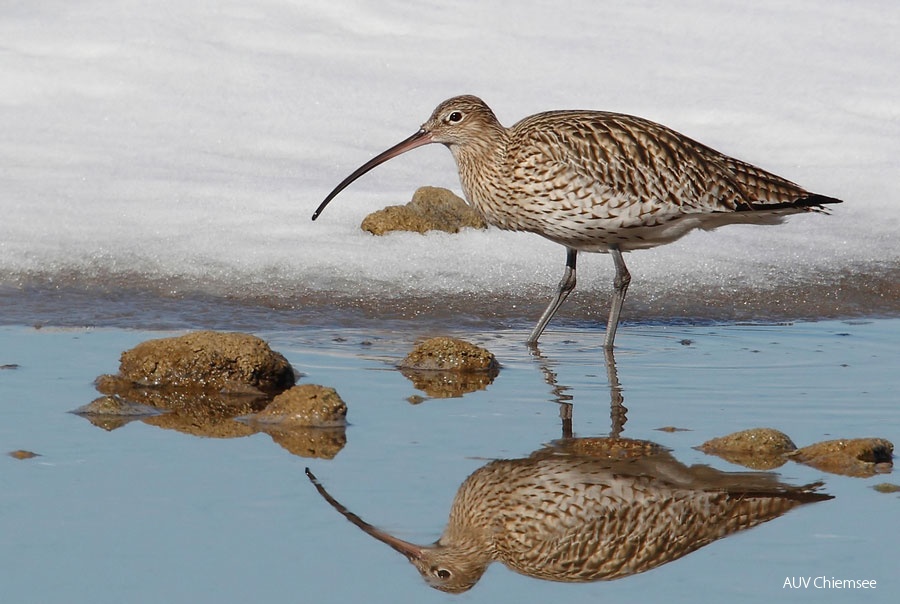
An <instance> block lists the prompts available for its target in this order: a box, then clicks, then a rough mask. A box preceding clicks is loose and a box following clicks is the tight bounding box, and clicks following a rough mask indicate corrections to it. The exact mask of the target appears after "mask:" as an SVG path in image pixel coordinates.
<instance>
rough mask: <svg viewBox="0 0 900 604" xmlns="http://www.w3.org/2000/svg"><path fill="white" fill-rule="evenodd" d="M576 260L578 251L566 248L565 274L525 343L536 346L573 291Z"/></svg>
mask: <svg viewBox="0 0 900 604" xmlns="http://www.w3.org/2000/svg"><path fill="white" fill-rule="evenodd" d="M577 258H578V250H576V249H573V248H570V247H567V248H566V272H565V273H563V278H562V280H561V281H560V282H559V288H558V289H557V291H556V297H554V298H553V300H551V301H550V306H548V307H547V310H545V311H544V314H542V315H541V318H540V319H539V320H538V322H537V325H535V326H534V329H533V330H531V335H530V336H528V340H526V343H528V344H532V345H533V344H537V341H538V338H539V337H541V333H543V331H544V328H545V327H547V323H549V322H550V319H552V318H553V315H554V314H556V311H557V310H559V307H560V306H562V303H563V302H565V301H566V298H567V297H569V294H570V293H572V290H573V289H575V260H576V259H577ZM623 266H624V265H623Z"/></svg>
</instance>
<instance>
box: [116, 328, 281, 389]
mask: <svg viewBox="0 0 900 604" xmlns="http://www.w3.org/2000/svg"><path fill="white" fill-rule="evenodd" d="M117 377H119V378H120V379H123V380H128V381H131V382H133V383H135V384H138V385H141V386H153V387H169V388H197V389H203V390H213V391H217V392H236V393H246V392H252V391H254V390H256V391H260V392H267V393H275V392H281V391H282V390H285V389H287V388H290V387H291V386H293V385H294V380H295V376H294V370H293V368H292V367H291V365H290V363H288V362H287V359H285V358H284V356H282V355H281V354H279V353H277V352H274V351H273V350H272V349H271V348H269V345H268V344H266V342H265V341H264V340H262V339H260V338H258V337H256V336H253V335H250V334H246V333H222V332H217V331H197V332H193V333H189V334H186V335H183V336H178V337H174V338H161V339H158V340H148V341H146V342H142V343H141V344H138V345H137V346H135V347H134V348H132V349H131V350H127V351H125V352H123V353H122V356H121V358H120V362H119V374H118V376H117Z"/></svg>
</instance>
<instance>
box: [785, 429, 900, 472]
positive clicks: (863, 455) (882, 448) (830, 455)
mask: <svg viewBox="0 0 900 604" xmlns="http://www.w3.org/2000/svg"><path fill="white" fill-rule="evenodd" d="M789 457H790V458H791V460H793V461H796V462H799V463H802V464H805V465H808V466H812V467H814V468H816V469H818V470H823V471H825V472H831V473H832V474H841V475H844V476H857V477H866V476H873V475H875V474H877V473H879V472H886V471H890V469H891V467H892V466H893V458H894V445H893V443H891V441H889V440H886V439H884V438H848V439H837V440H827V441H823V442H820V443H815V444H812V445H809V446H808V447H803V448H802V449H797V450H796V451H794V452H793V453H791V454H790V455H789Z"/></svg>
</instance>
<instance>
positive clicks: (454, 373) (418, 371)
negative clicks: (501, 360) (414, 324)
mask: <svg viewBox="0 0 900 604" xmlns="http://www.w3.org/2000/svg"><path fill="white" fill-rule="evenodd" d="M398 367H399V369H400V372H401V373H402V374H403V375H404V376H405V377H406V378H407V379H409V380H410V381H411V382H412V383H413V385H414V386H415V387H416V388H417V389H419V390H422V391H423V392H425V393H426V394H428V395H429V396H432V397H435V398H450V397H456V396H462V395H463V394H465V393H467V392H474V391H475V390H483V389H484V388H486V387H487V386H488V385H489V384H491V382H493V381H494V378H496V377H497V374H498V373H499V372H500V365H499V364H498V363H497V359H496V357H494V355H493V354H492V353H491V352H490V351H488V350H486V349H484V348H482V347H480V346H476V345H475V344H470V343H469V342H466V341H465V340H460V339H457V338H448V337H436V338H430V339H428V340H424V341H422V342H419V343H418V344H417V345H416V346H415V348H413V350H412V352H410V353H409V354H408V355H406V358H404V359H403V360H402V361H400V363H399V365H398Z"/></svg>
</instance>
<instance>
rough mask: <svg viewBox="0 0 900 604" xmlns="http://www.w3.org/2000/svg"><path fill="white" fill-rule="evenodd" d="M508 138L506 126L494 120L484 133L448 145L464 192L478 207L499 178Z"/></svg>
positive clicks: (484, 200)
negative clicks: (493, 125)
mask: <svg viewBox="0 0 900 604" xmlns="http://www.w3.org/2000/svg"><path fill="white" fill-rule="evenodd" d="M508 141H509V134H508V133H507V131H506V128H504V127H503V126H501V125H500V124H497V125H496V128H494V129H492V131H491V132H485V136H484V137H480V138H478V139H477V140H471V141H466V143H465V144H462V145H453V146H451V147H450V151H451V152H452V153H453V158H454V159H455V160H456V167H457V169H458V170H459V181H460V184H461V185H462V189H463V193H464V194H465V196H466V199H467V200H468V201H469V203H472V204H474V205H475V206H476V207H479V208H480V207H481V206H482V205H483V204H484V203H485V202H486V200H487V199H489V198H490V197H491V195H492V190H491V186H492V184H493V183H496V182H500V181H501V177H502V167H503V165H504V164H505V161H506V149H507V143H508Z"/></svg>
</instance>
